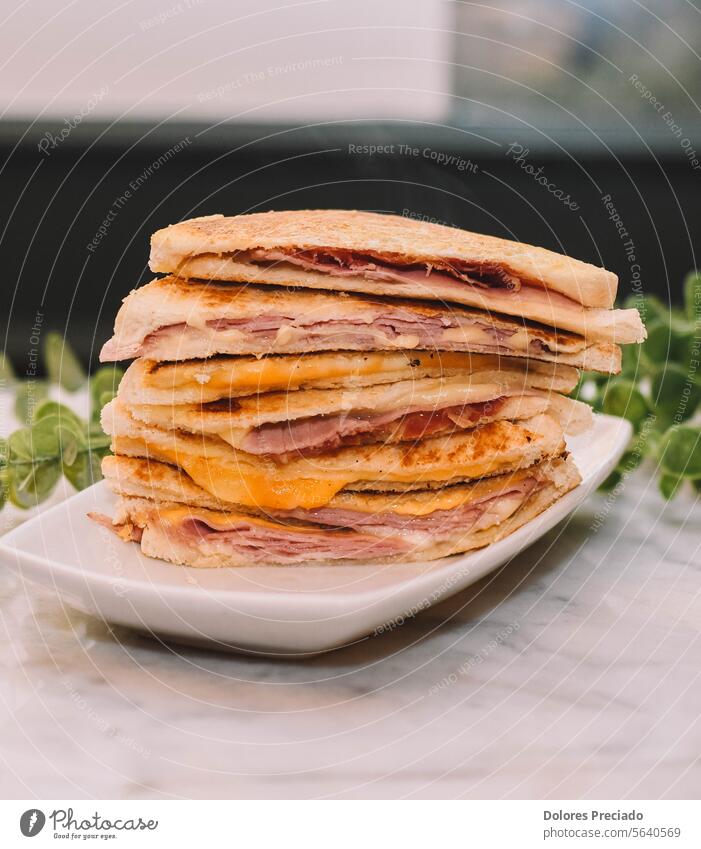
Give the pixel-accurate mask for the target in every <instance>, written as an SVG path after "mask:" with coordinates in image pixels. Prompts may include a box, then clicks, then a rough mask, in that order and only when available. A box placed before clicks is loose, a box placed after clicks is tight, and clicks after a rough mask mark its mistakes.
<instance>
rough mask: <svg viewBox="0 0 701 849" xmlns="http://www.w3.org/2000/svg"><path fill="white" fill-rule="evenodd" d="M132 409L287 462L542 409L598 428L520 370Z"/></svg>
mask: <svg viewBox="0 0 701 849" xmlns="http://www.w3.org/2000/svg"><path fill="white" fill-rule="evenodd" d="M538 378H541V379H538ZM567 388H568V389H571V388H572V387H571V386H569V385H568V387H567ZM121 398H122V395H121V392H120V399H121ZM126 406H127V407H128V410H129V413H130V414H131V416H132V417H134V418H136V419H138V420H140V421H142V422H145V423H146V424H150V425H155V426H156V427H159V428H163V429H173V430H183V431H187V432H188V433H194V434H202V433H204V434H209V435H214V436H218V437H220V438H221V439H223V440H225V441H226V442H228V443H229V444H230V445H232V446H233V447H234V448H237V449H240V450H241V451H246V452H248V453H250V454H257V455H265V456H269V457H273V458H275V459H278V460H282V461H287V460H289V459H291V458H292V457H294V456H295V455H304V456H312V455H314V454H320V453H325V452H328V451H333V450H336V449H338V448H341V447H347V446H350V445H365V444H371V443H377V442H382V443H385V444H389V443H394V442H405V441H415V440H417V439H423V438H426V437H429V436H437V435H438V434H446V433H451V432H455V431H458V430H464V429H468V428H473V427H476V426H479V425H483V424H487V423H488V422H493V421H499V420H504V419H505V420H510V421H515V420H518V419H528V418H532V417H533V416H536V415H539V414H540V413H549V414H550V415H552V416H553V417H554V418H556V419H557V420H558V421H559V422H560V424H561V426H562V429H563V430H564V432H565V433H572V434H576V433H581V432H583V431H584V430H587V429H588V428H589V427H590V425H591V408H590V407H589V406H588V405H587V404H583V403H581V402H580V401H574V400H572V399H570V398H566V397H565V396H563V395H561V394H559V393H558V392H557V391H553V386H552V385H548V384H547V382H546V381H544V380H542V376H541V375H538V374H537V373H533V375H531V374H530V373H529V372H528V371H527V370H522V371H518V370H515V369H514V370H513V371H511V372H508V371H504V372H501V373H498V374H487V375H484V376H483V375H482V374H481V373H480V372H477V373H473V374H467V375H456V376H453V377H443V378H439V377H433V378H430V377H429V378H419V379H417V380H404V381H399V382H396V383H382V384H376V385H371V386H365V387H352V388H348V389H299V390H297V391H294V392H267V393H263V394H260V395H249V396H244V397H241V398H223V399H220V400H218V401H209V402H207V403H204V404H174V405H173V404H126Z"/></svg>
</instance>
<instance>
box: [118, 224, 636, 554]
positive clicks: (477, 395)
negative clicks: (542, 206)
mask: <svg viewBox="0 0 701 849" xmlns="http://www.w3.org/2000/svg"><path fill="white" fill-rule="evenodd" d="M151 268H152V269H153V270H154V271H156V272H164V273H166V274H167V275H168V276H166V277H162V278H160V279H157V280H154V281H153V282H151V283H149V284H147V285H146V286H143V287H142V288H140V289H137V290H135V291H133V292H132V293H131V294H130V295H129V296H128V297H127V298H126V299H125V301H124V304H123V306H122V308H121V310H120V312H119V314H118V316H117V320H116V326H115V333H114V336H113V338H112V339H111V340H110V341H109V342H107V344H106V345H105V346H104V348H103V351H102V359H103V360H109V361H114V360H123V359H126V358H134V357H136V358H138V359H136V361H135V362H134V363H132V365H131V366H130V368H129V369H128V371H127V373H126V375H125V377H124V379H123V381H122V384H121V386H120V389H119V394H118V397H117V398H116V399H115V400H114V401H113V402H111V404H109V405H108V406H107V407H106V408H105V410H104V412H103V426H104V428H105V430H106V431H107V432H108V433H110V434H111V436H112V450H113V451H114V456H110V457H107V458H106V459H105V461H104V465H103V471H104V474H105V477H106V478H107V480H108V482H109V484H110V486H111V487H112V488H113V490H114V491H115V492H116V493H117V495H118V496H119V499H118V508H117V514H116V516H114V517H112V518H110V519H109V520H107V519H104V517H103V521H106V522H108V523H109V525H110V527H112V528H113V529H114V530H116V531H117V532H118V533H119V534H120V535H121V536H123V537H124V538H125V539H133V540H135V541H139V542H140V543H141V547H142V549H143V551H144V552H145V553H146V554H149V555H152V556H155V557H160V558H163V559H166V560H169V561H172V562H175V563H182V564H187V565H191V566H239V565H246V564H261V563H263V564H267V563H274V564H295V563H307V562H311V561H325V562H331V561H333V562H349V561H350V562H358V561H368V560H373V561H383V562H389V561H407V560H426V559H431V558H437V557H442V556H445V555H448V554H452V553H456V552H463V551H467V550H470V549H473V548H478V547H482V546H484V545H487V544H489V543H490V542H493V541H495V540H497V539H500V538H502V537H504V536H505V535H506V534H509V533H511V532H512V531H513V530H515V529H516V528H518V527H520V526H521V525H523V524H524V523H525V522H527V521H528V520H529V519H531V518H533V517H534V516H536V515H538V514H539V513H541V512H542V511H544V510H545V509H546V508H547V507H549V506H550V505H551V504H552V503H553V502H554V501H556V500H557V499H558V498H560V497H561V496H562V495H563V494H565V493H566V492H568V491H569V490H570V489H572V488H573V487H575V486H576V485H577V484H578V483H579V481H580V477H579V473H578V471H577V469H576V467H575V465H574V463H573V461H572V458H571V457H570V456H568V453H567V450H566V445H565V434H566V433H576V432H579V431H582V430H584V429H586V428H587V427H588V426H589V422H590V411H589V408H588V407H587V406H586V405H584V404H582V403H581V402H579V401H575V400H573V399H571V398H568V397H567V395H568V393H570V392H571V391H572V390H573V388H574V387H575V386H576V384H577V380H578V372H577V369H578V368H585V369H595V370H598V371H602V372H609V373H615V372H616V371H618V370H619V367H620V348H619V347H618V346H619V345H620V344H624V343H631V342H639V341H641V340H642V339H643V338H644V329H643V327H642V325H641V323H640V319H639V316H638V313H637V311H635V310H613V308H612V307H613V301H614V298H615V294H616V283H617V281H616V277H615V276H614V275H613V274H610V273H609V272H606V271H604V270H603V269H599V268H595V267H593V266H591V265H588V264H586V263H582V262H578V261H576V260H572V259H569V258H567V257H564V256H560V255H558V254H554V253H551V252H549V251H546V250H543V249H541V248H534V247H529V246H526V245H522V244H518V243H514V242H509V241H505V240H501V239H497V238H493V237H487V236H480V235H476V234H473V233H468V232H464V231H460V230H455V229H452V228H448V227H442V226H439V225H433V224H424V223H420V222H415V221H411V220H407V219H404V218H398V217H395V216H389V215H376V214H371V213H363V212H346V211H338V210H319V211H295V212H269V213H261V214H254V215H245V216H236V217H224V216H220V215H213V216H208V217H204V218H196V219H193V220H190V221H184V222H182V223H180V224H176V225H174V226H172V227H167V228H166V229H164V230H161V231H159V232H157V233H156V234H155V235H154V236H153V238H152V251H151Z"/></svg>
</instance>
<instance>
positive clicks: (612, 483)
mask: <svg viewBox="0 0 701 849" xmlns="http://www.w3.org/2000/svg"><path fill="white" fill-rule="evenodd" d="M622 479H623V475H622V474H621V473H620V472H619V471H618V470H616V469H614V470H613V471H612V472H611V474H610V475H609V476H608V477H607V478H606V479H605V480H604V481H603V482H602V483H600V484H599V489H600V490H601V491H602V492H611V490H613V489H615V488H616V487H617V486H618V484H619V483H620V482H621V480H622Z"/></svg>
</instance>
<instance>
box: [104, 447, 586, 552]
mask: <svg viewBox="0 0 701 849" xmlns="http://www.w3.org/2000/svg"><path fill="white" fill-rule="evenodd" d="M103 472H104V475H105V478H106V480H107V482H108V484H109V486H110V487H111V488H112V489H113V491H114V492H115V493H116V494H117V495H118V496H119V502H118V506H117V514H116V516H115V518H114V519H109V518H107V517H105V516H99V515H95V516H93V518H95V519H97V520H98V521H100V522H101V523H103V524H105V525H106V526H107V527H109V528H110V529H112V530H114V531H115V532H116V533H118V534H119V535H120V536H121V537H122V538H123V539H125V540H134V541H136V542H139V543H140V545H141V548H142V550H143V552H144V553H145V554H147V555H150V556H152V557H158V558H161V559H164V560H168V561H171V562H174V563H180V564H184V565H188V566H195V567H218V566H248V565H271V564H274V565H295V564H303V563H310V562H318V561H323V562H329V563H331V562H333V563H356V562H365V563H366V562H368V561H376V562H382V563H385V562H397V561H401V562H406V561H412V560H431V559H435V558H438V557H444V556H446V555H449V554H455V553H458V552H464V551H469V550H471V549H475V548H481V547H483V546H485V545H489V544H490V543H492V542H496V541H497V540H499V539H501V538H503V537H504V536H506V535H508V534H510V533H512V532H513V531H515V530H516V529H517V528H519V527H521V526H522V525H524V524H525V523H526V522H528V521H529V520H530V519H532V518H534V517H535V516H537V515H538V514H540V513H542V512H543V511H544V510H545V509H546V508H547V507H549V506H550V505H551V504H552V503H553V502H554V501H556V500H557V499H558V498H560V497H561V496H562V495H564V494H565V493H566V492H568V491H569V490H571V489H573V488H574V487H575V486H576V485H577V484H578V483H579V481H580V477H579V473H578V472H577V469H576V467H575V466H574V464H573V463H572V461H571V459H570V458H568V457H567V456H558V457H554V458H551V459H546V460H543V461H542V462H540V463H537V464H535V465H532V466H530V467H528V468H526V469H521V470H518V471H514V472H510V473H505V474H501V475H498V476H496V477H490V478H486V479H483V480H479V481H476V482H473V483H463V484H455V485H453V486H448V487H442V488H440V489H439V490H420V491H416V492H408V493H402V494H396V493H392V494H383V493H379V492H353V491H344V492H340V493H338V494H337V495H335V496H334V497H333V498H332V499H331V500H330V501H329V502H327V504H326V505H324V506H323V507H319V508H295V509H291V510H290V509H288V510H279V509H278V510H272V511H269V512H268V513H267V514H263V513H260V512H255V511H252V510H250V509H246V508H245V507H241V506H240V505H238V504H235V503H227V502H225V501H221V500H220V499H218V498H216V497H214V496H213V495H212V494H211V493H210V492H209V491H208V490H207V489H203V488H202V487H200V486H198V485H197V484H196V483H194V482H193V480H192V479H191V478H190V477H189V476H187V475H186V474H185V473H184V472H182V471H181V470H179V469H178V468H177V467H174V466H172V465H167V464H164V463H161V462H158V461H155V460H145V459H140V458H133V457H125V456H117V457H106V458H105V459H104V461H103Z"/></svg>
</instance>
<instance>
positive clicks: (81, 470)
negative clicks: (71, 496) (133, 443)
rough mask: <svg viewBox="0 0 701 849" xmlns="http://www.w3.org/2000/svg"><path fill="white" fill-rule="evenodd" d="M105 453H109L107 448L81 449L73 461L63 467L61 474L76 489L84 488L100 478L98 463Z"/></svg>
mask: <svg viewBox="0 0 701 849" xmlns="http://www.w3.org/2000/svg"><path fill="white" fill-rule="evenodd" d="M105 454H109V451H108V450H107V449H102V450H96V451H83V452H82V453H81V454H79V455H78V457H77V458H76V460H75V462H74V463H72V464H71V465H70V466H64V467H63V474H64V475H65V476H66V477H67V478H68V480H69V481H70V482H71V483H72V484H73V486H74V487H75V488H76V489H78V490H80V489H86V488H87V487H89V486H92V485H93V484H94V483H97V482H98V481H100V480H102V472H101V471H100V463H101V462H102V458H103V456H104V455H105Z"/></svg>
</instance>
